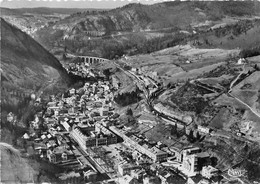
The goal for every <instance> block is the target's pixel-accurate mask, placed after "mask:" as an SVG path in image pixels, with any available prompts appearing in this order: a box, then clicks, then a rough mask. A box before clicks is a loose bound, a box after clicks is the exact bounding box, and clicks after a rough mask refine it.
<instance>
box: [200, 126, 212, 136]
mask: <svg viewBox="0 0 260 184" xmlns="http://www.w3.org/2000/svg"><path fill="white" fill-rule="evenodd" d="M198 131H200V132H202V133H204V134H209V133H210V128H208V127H204V126H201V125H198Z"/></svg>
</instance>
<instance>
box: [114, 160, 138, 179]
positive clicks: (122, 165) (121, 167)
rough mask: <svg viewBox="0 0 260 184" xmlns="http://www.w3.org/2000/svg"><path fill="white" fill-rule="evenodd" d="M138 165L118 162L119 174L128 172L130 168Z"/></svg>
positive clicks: (133, 168) (136, 167) (122, 174)
mask: <svg viewBox="0 0 260 184" xmlns="http://www.w3.org/2000/svg"><path fill="white" fill-rule="evenodd" d="M139 168H140V166H137V165H133V164H129V163H120V164H118V172H119V174H120V175H121V176H124V175H126V174H130V173H131V171H132V170H136V169H139Z"/></svg>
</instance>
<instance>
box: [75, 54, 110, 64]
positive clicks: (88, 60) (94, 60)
mask: <svg viewBox="0 0 260 184" xmlns="http://www.w3.org/2000/svg"><path fill="white" fill-rule="evenodd" d="M78 58H80V60H81V62H84V63H85V64H88V65H93V64H98V63H102V62H105V61H109V60H108V59H105V58H100V57H91V56H78Z"/></svg>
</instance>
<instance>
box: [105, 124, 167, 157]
mask: <svg viewBox="0 0 260 184" xmlns="http://www.w3.org/2000/svg"><path fill="white" fill-rule="evenodd" d="M110 130H112V131H113V132H114V133H115V134H117V135H118V136H120V137H122V138H123V139H124V141H125V142H126V144H128V145H129V146H130V147H131V148H133V149H135V150H137V151H138V152H140V153H142V154H145V155H147V156H148V157H149V158H151V159H152V160H153V161H154V162H161V161H164V160H167V157H168V154H167V153H166V152H164V151H162V150H160V149H159V148H157V147H151V148H150V147H149V145H148V144H142V145H141V144H139V143H140V142H141V140H140V138H138V137H136V136H131V137H129V136H127V135H126V132H123V131H122V130H120V129H118V128H116V127H115V126H111V127H110Z"/></svg>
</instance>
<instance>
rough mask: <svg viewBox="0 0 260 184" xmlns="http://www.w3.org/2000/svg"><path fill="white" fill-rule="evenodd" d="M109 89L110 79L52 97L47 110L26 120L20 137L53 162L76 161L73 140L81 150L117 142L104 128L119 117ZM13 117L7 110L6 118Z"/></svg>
mask: <svg viewBox="0 0 260 184" xmlns="http://www.w3.org/2000/svg"><path fill="white" fill-rule="evenodd" d="M110 89H111V85H110V83H109V82H107V81H104V82H102V81H99V82H96V83H93V84H90V83H85V85H84V86H83V87H81V88H79V89H74V88H72V89H70V90H68V91H67V92H66V93H64V94H63V95H62V96H59V97H58V96H51V99H50V101H49V102H48V103H47V105H46V109H45V110H44V111H41V112H38V113H37V114H35V117H34V119H33V120H32V121H30V122H29V125H30V128H29V131H28V132H27V133H25V134H24V135H23V139H26V140H27V141H33V142H34V150H35V151H36V152H37V153H38V154H39V156H40V158H42V159H47V160H48V161H49V162H51V163H54V164H60V163H64V162H68V161H75V160H77V158H76V156H75V154H74V152H73V145H72V140H74V141H75V142H77V143H78V145H79V146H80V147H81V148H82V149H86V148H87V147H96V146H103V145H109V144H114V143H117V141H118V140H117V136H116V135H115V134H114V133H113V132H111V131H110V130H109V129H108V128H107V127H108V126H109V125H110V124H111V123H113V121H116V117H118V116H117V115H116V114H115V113H114V108H113V107H112V102H113V93H112V92H111V90H110ZM13 119H14V116H13V114H11V113H10V114H9V116H8V121H12V120H13Z"/></svg>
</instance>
